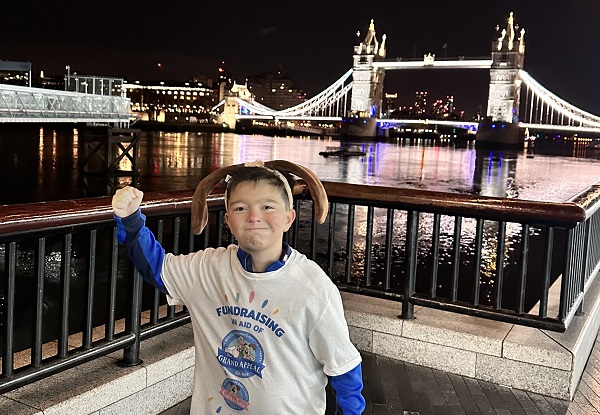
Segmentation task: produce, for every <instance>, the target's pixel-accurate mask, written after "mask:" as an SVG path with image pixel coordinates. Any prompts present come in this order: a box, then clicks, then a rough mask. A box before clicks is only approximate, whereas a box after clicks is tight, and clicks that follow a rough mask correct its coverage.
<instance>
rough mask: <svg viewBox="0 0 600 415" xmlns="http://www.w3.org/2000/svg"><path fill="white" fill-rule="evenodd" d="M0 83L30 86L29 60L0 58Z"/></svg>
mask: <svg viewBox="0 0 600 415" xmlns="http://www.w3.org/2000/svg"><path fill="white" fill-rule="evenodd" d="M0 84H10V85H20V86H31V62H21V61H5V60H1V59H0Z"/></svg>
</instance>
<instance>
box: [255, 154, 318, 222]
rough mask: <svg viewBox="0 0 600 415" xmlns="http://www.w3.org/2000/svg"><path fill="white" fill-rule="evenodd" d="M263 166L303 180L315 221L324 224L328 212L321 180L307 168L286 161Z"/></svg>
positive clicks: (276, 161)
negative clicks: (307, 190) (313, 206)
mask: <svg viewBox="0 0 600 415" xmlns="http://www.w3.org/2000/svg"><path fill="white" fill-rule="evenodd" d="M265 166H266V167H268V168H270V169H275V170H280V171H285V172H288V173H293V174H295V175H296V176H298V177H300V178H302V179H304V181H305V182H306V184H307V185H308V189H309V190H310V195H311V197H312V199H313V201H314V203H315V214H316V219H317V221H318V222H319V223H323V222H325V219H326V218H327V212H329V200H328V199H327V193H326V192H325V188H324V187H323V184H322V183H321V180H319V178H318V177H317V175H316V174H315V173H313V171H312V170H310V169H309V168H306V167H304V166H301V165H299V164H296V163H292V162H290V161H287V160H271V161H267V162H265Z"/></svg>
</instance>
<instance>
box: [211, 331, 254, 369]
mask: <svg viewBox="0 0 600 415" xmlns="http://www.w3.org/2000/svg"><path fill="white" fill-rule="evenodd" d="M264 358H265V355H264V351H263V348H262V346H261V344H260V342H259V341H258V340H256V338H255V337H254V336H253V335H252V334H250V333H247V332H245V331H241V330H233V331H230V332H229V333H228V334H227V335H226V336H225V337H224V338H223V341H222V342H221V347H220V348H219V349H218V355H217V359H218V360H219V363H221V365H222V366H223V367H224V368H226V369H227V370H228V371H229V372H230V373H231V374H233V375H235V376H237V377H240V378H249V377H251V376H254V375H256V376H258V377H259V378H262V371H263V369H264V368H265V367H264V365H263V362H264Z"/></svg>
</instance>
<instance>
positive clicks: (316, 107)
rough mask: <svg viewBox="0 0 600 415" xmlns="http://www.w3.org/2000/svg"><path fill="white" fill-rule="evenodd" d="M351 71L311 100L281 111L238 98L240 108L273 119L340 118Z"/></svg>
mask: <svg viewBox="0 0 600 415" xmlns="http://www.w3.org/2000/svg"><path fill="white" fill-rule="evenodd" d="M351 76H352V69H350V70H348V72H346V73H345V74H344V75H342V76H341V77H340V78H339V79H338V80H337V81H335V82H334V83H333V84H331V86H329V87H327V88H326V89H325V90H324V91H322V92H321V93H319V94H318V95H315V96H314V97H312V98H311V99H309V100H307V101H305V102H302V103H300V104H298V105H295V106H293V107H291V108H286V109H283V110H278V111H276V110H274V109H272V108H269V107H267V106H265V105H263V104H261V103H259V102H257V101H252V102H247V101H244V100H242V99H240V98H238V103H239V105H240V106H242V107H243V108H245V109H246V110H247V111H250V112H251V113H253V114H254V115H264V116H271V117H275V118H278V117H279V118H291V117H311V116H313V117H342V116H343V115H345V114H346V111H347V109H348V104H349V100H350V99H349V98H350V97H349V94H350V91H351V90H352V81H349V80H350V79H351Z"/></svg>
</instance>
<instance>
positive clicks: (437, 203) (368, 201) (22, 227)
mask: <svg viewBox="0 0 600 415" xmlns="http://www.w3.org/2000/svg"><path fill="white" fill-rule="evenodd" d="M323 186H324V187H325V190H326V191H327V195H328V196H329V198H330V199H331V200H332V201H340V202H346V203H353V204H364V205H376V206H381V207H390V208H402V209H406V210H416V211H420V212H431V213H441V214H448V215H460V216H464V217H477V218H482V219H487V220H496V221H498V220H501V221H508V222H525V223H539V224H553V225H557V226H564V227H573V226H575V225H576V224H577V223H579V222H583V221H584V220H585V219H586V210H585V208H584V207H582V206H579V205H578V204H576V203H573V202H561V203H554V202H538V201H530V200H521V199H505V198H499V197H488V196H474V195H465V194H457V193H444V192H433V191H428V190H416V189H397V188H393V187H382V186H367V185H358V184H350V183H339V182H327V181H324V182H323ZM294 193H295V194H297V195H298V194H299V195H302V196H303V197H308V198H309V197H310V193H309V191H308V188H307V187H306V186H305V185H302V184H301V185H298V186H296V187H295V188H294ZM193 194H194V190H193V189H190V190H176V191H167V192H149V193H147V194H146V195H144V202H143V204H142V209H143V210H144V212H145V213H149V214H152V213H183V212H186V211H189V210H190V208H191V202H192V196H193ZM222 198H223V190H222V189H216V190H215V192H213V194H211V197H210V199H209V207H215V206H218V204H219V203H223V202H222ZM588 199H589V198H587V199H585V200H586V202H587V203H586V204H589V200H588ZM112 218H113V214H112V209H111V197H110V196H105V197H96V198H87V199H75V200H60V201H51V202H37V203H26V204H18V205H2V206H0V235H3V234H9V233H14V232H24V231H33V230H39V229H44V228H55V227H62V226H69V225H77V224H83V223H95V222H102V221H107V220H111V219H112Z"/></svg>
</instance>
